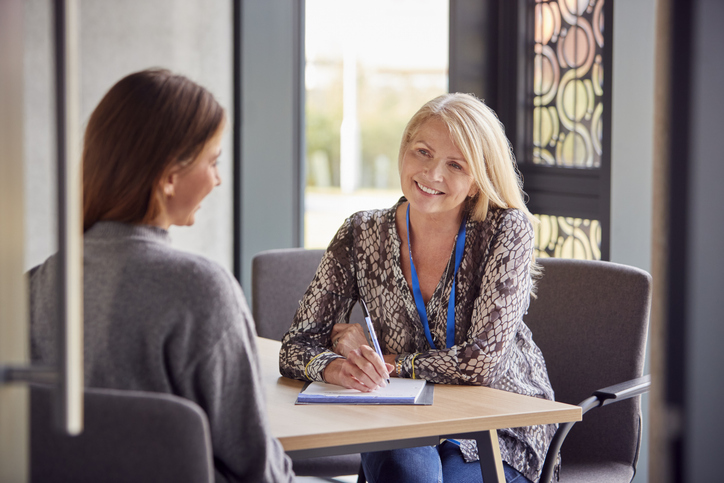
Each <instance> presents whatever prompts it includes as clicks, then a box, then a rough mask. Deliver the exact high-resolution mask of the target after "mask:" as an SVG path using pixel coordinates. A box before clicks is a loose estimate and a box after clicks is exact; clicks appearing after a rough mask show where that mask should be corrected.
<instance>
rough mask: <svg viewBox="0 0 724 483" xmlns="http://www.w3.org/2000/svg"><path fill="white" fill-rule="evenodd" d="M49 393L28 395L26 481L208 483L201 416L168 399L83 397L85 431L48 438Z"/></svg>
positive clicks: (100, 392)
mask: <svg viewBox="0 0 724 483" xmlns="http://www.w3.org/2000/svg"><path fill="white" fill-rule="evenodd" d="M51 399H52V393H51V391H50V390H49V389H48V388H47V387H40V386H36V387H32V388H31V430H30V446H31V453H30V479H31V481H32V482H34V483H40V482H42V483H56V482H57V483H60V482H64V483H65V482H81V483H82V482H99V481H102V482H104V483H116V482H117V483H126V482H129V481H133V482H135V483H138V482H143V483H146V482H147V483H156V482H159V481H173V482H174V483H180V482H183V483H212V482H213V481H214V464H213V457H212V451H211V436H210V433H209V427H208V422H207V419H206V414H205V413H204V412H203V410H202V409H201V408H199V407H198V405H196V404H194V403H193V402H191V401H188V400H186V399H182V398H180V397H177V396H173V395H170V394H158V393H147V392H137V391H119V390H112V389H86V390H85V401H84V406H85V414H84V421H85V423H84V424H85V429H84V431H83V433H82V434H81V435H79V436H66V435H62V434H59V433H58V432H56V431H55V430H53V429H52V428H53V417H52V416H53V414H52V407H51Z"/></svg>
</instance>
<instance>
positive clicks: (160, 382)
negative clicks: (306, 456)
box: [30, 222, 293, 482]
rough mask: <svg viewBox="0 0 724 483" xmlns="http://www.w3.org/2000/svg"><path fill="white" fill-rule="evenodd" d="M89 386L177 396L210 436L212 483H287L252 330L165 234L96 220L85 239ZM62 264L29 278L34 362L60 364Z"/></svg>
mask: <svg viewBox="0 0 724 483" xmlns="http://www.w3.org/2000/svg"><path fill="white" fill-rule="evenodd" d="M83 258H84V263H83V267H84V268H83V269H84V291H85V301H84V311H85V334H84V338H85V340H84V345H85V384H86V386H90V387H101V388H115V389H130V390H140V391H152V392H165V393H171V394H176V395H178V396H181V397H185V398H187V399H190V400H192V401H194V402H196V403H197V404H199V405H200V406H201V407H202V408H203V409H204V411H205V412H206V414H207V416H208V419H209V425H210V428H211V440H212V444H213V452H214V463H215V468H216V481H217V482H224V481H246V482H291V481H293V473H292V469H291V461H290V460H289V458H288V457H287V456H286V455H285V454H284V451H283V449H282V447H281V445H280V444H279V442H278V441H277V440H276V439H274V438H273V437H272V436H271V435H270V434H269V427H268V423H267V419H266V414H265V411H264V396H263V389H262V382H261V368H260V367H259V362H258V355H257V348H256V341H255V336H256V333H255V330H254V326H253V322H252V318H251V314H250V313H249V308H248V306H247V304H246V301H245V299H244V295H243V293H242V292H241V287H240V286H239V284H238V283H237V282H236V280H235V279H234V278H233V277H232V275H231V274H230V273H229V272H228V271H227V270H225V269H223V268H222V267H220V266H219V265H217V264H215V263H213V262H211V261H209V260H207V259H205V258H203V257H200V256H198V255H193V254H190V253H186V252H181V251H178V250H175V249H173V248H171V247H170V238H169V235H168V232H166V231H165V230H163V229H161V228H156V227H151V226H147V225H139V226H135V225H128V224H124V223H116V222H99V223H96V224H95V225H94V226H93V227H92V228H91V229H90V230H88V231H87V232H86V234H85V237H84V255H83ZM56 274H57V258H56V256H52V257H50V258H49V259H48V260H47V261H46V262H45V263H43V264H42V265H40V266H39V267H36V269H33V271H32V272H31V278H30V295H31V297H30V298H31V327H32V337H31V344H32V356H33V360H35V361H38V362H43V363H52V362H54V361H55V360H56V354H55V338H56V337H55V333H54V327H55V325H56V315H55V314H56V313H57V310H56V301H55V293H56V291H55V280H56Z"/></svg>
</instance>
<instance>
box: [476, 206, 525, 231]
mask: <svg viewBox="0 0 724 483" xmlns="http://www.w3.org/2000/svg"><path fill="white" fill-rule="evenodd" d="M471 224H472V225H473V229H477V230H484V231H488V230H492V231H494V232H496V231H499V230H502V229H507V230H515V231H531V232H532V231H533V225H532V224H531V222H530V220H529V219H528V216H527V215H526V214H525V212H523V210H519V209H517V208H497V207H491V208H490V209H489V210H488V214H487V216H486V217H485V220H483V221H482V222H474V221H473V222H471Z"/></svg>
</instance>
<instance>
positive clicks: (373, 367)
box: [347, 345, 392, 387]
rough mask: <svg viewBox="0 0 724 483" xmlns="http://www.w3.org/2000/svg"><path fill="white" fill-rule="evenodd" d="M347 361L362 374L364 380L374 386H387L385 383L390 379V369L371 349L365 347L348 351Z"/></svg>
mask: <svg viewBox="0 0 724 483" xmlns="http://www.w3.org/2000/svg"><path fill="white" fill-rule="evenodd" d="M347 360H348V361H350V362H351V363H352V364H354V365H356V366H357V367H358V368H359V369H360V370H361V371H362V372H364V375H365V376H366V378H367V379H369V380H370V381H371V382H372V383H373V384H375V386H380V387H386V386H387V382H386V381H387V379H389V377H390V371H391V369H392V368H391V367H389V368H388V367H387V364H385V361H384V360H382V359H380V356H379V355H377V352H375V350H374V349H373V348H372V347H370V346H368V345H365V346H360V347H359V348H358V349H356V350H353V351H350V352H349V354H348V355H347ZM362 382H365V381H362ZM365 384H366V382H365Z"/></svg>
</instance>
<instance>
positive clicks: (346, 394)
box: [296, 378, 434, 406]
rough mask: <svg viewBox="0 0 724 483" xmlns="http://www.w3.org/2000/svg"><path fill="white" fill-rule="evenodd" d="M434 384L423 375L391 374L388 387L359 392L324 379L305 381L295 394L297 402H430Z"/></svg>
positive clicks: (421, 403) (429, 403)
mask: <svg viewBox="0 0 724 483" xmlns="http://www.w3.org/2000/svg"><path fill="white" fill-rule="evenodd" d="M433 387H434V385H433V384H426V381H424V380H422V379H399V378H392V379H391V380H390V384H388V385H387V387H384V388H380V389H377V390H376V391H372V392H360V391H357V390H356V389H346V388H344V387H342V386H337V385H335V384H326V383H324V382H310V383H307V384H306V385H305V386H304V387H303V388H302V390H301V391H300V392H299V396H297V401H296V404H389V405H395V404H408V405H421V406H430V405H431V404H432V400H433Z"/></svg>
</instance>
